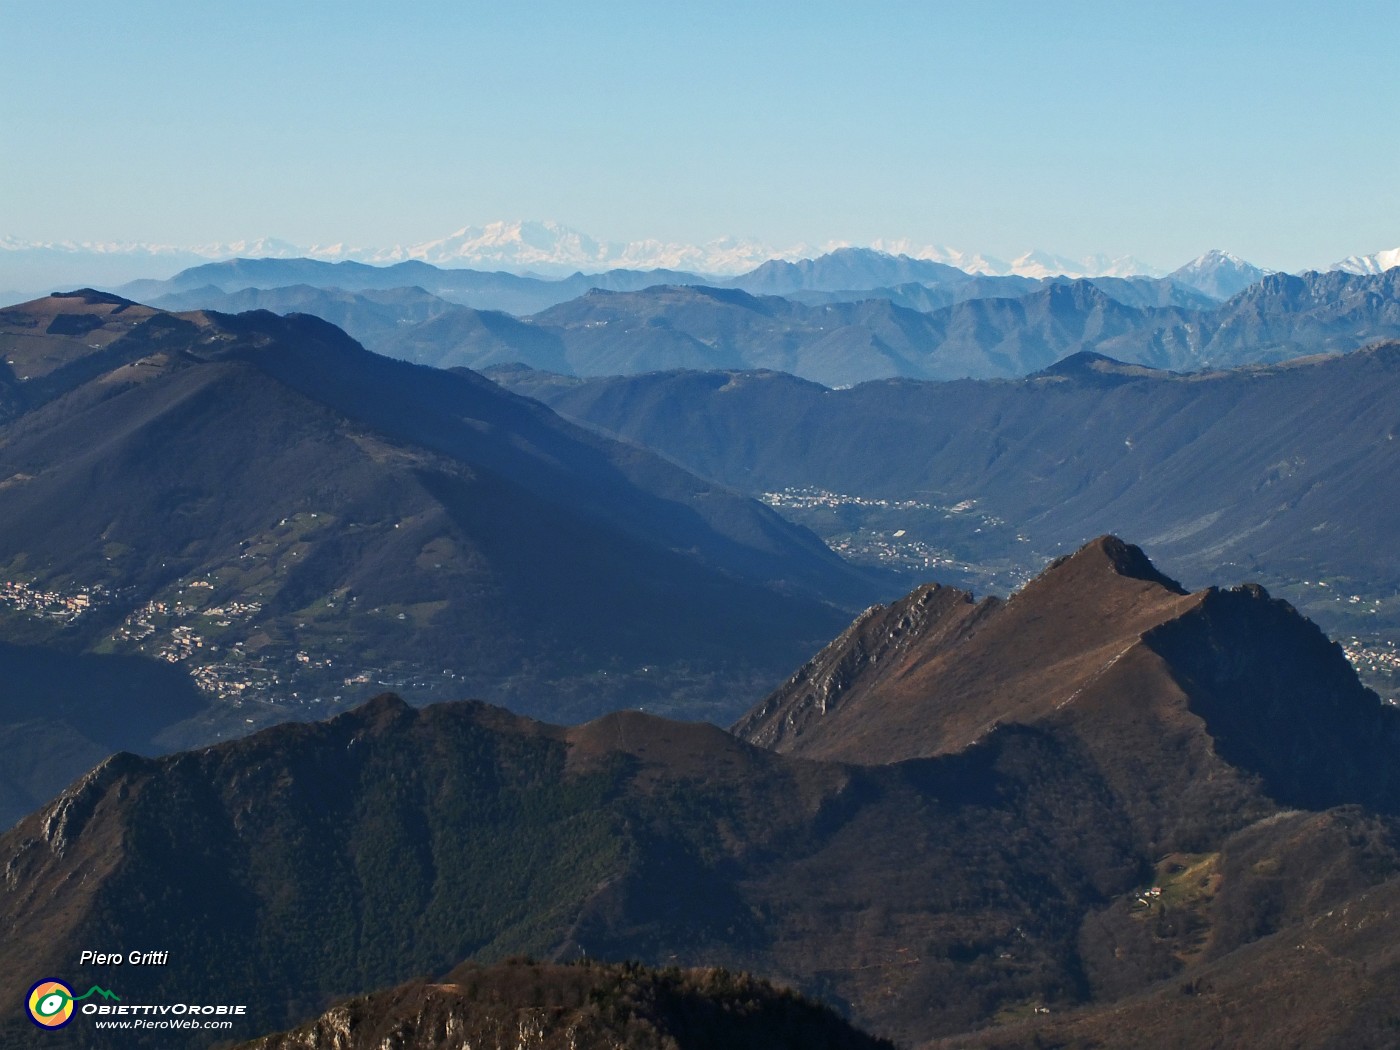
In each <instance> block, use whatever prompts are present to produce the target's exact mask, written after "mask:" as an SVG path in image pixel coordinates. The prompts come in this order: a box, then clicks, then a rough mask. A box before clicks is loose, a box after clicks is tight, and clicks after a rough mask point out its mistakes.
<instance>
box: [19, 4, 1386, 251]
mask: <svg viewBox="0 0 1400 1050" xmlns="http://www.w3.org/2000/svg"><path fill="white" fill-rule="evenodd" d="M0 43H3V45H4V54H5V58H4V61H3V63H0V236H6V235H8V236H12V237H16V238H19V239H23V240H44V241H47V240H68V239H71V240H86V241H101V240H135V241H147V242H156V243H167V244H181V245H189V244H198V243H206V242H212V241H227V240H237V239H242V238H250V237H258V236H265V235H266V236H274V237H279V238H284V239H287V240H290V241H293V242H296V243H300V244H312V243H320V244H328V243H335V242H340V241H345V242H350V243H353V244H359V245H374V246H389V245H393V244H408V243H414V242H418V241H423V240H428V239H431V238H435V237H440V236H445V235H446V234H448V233H450V232H452V231H453V230H455V229H457V228H459V227H462V226H466V225H482V224H484V223H487V222H490V221H493V220H496V219H516V218H538V219H556V220H558V221H560V222H563V223H565V224H567V225H570V226H573V227H576V228H578V229H580V230H583V231H585V232H587V233H590V234H592V235H593V236H596V237H599V238H601V239H609V240H637V239H643V238H657V239H661V240H667V241H686V242H703V241H707V240H710V239H713V238H716V237H720V236H725V235H735V236H740V237H752V238H756V239H759V240H762V241H765V242H768V243H770V244H773V245H776V246H779V247H781V246H785V245H788V244H792V243H795V242H799V241H805V242H810V243H816V244H820V243H824V242H827V241H832V240H840V241H847V242H851V243H856V244H864V243H869V242H870V241H871V240H873V239H876V238H887V239H888V238H909V239H911V240H912V241H914V242H916V243H930V244H943V245H951V246H954V247H957V248H961V249H964V250H971V251H981V252H985V253H989V254H994V255H1000V256H1003V257H1009V256H1014V255H1017V254H1019V253H1020V252H1022V251H1025V250H1027V249H1029V248H1032V247H1039V248H1044V249H1047V250H1051V251H1056V252H1061V253H1064V254H1069V255H1082V254H1086V253H1089V252H1105V253H1108V254H1112V255H1120V254H1132V255H1136V256H1138V257H1139V258H1141V259H1143V260H1145V261H1147V262H1149V263H1152V264H1154V265H1158V266H1163V267H1166V268H1171V267H1174V266H1176V265H1179V264H1180V263H1182V262H1185V261H1186V260H1187V259H1190V258H1192V257H1193V256H1195V255H1198V254H1200V253H1201V252H1202V251H1204V250H1206V249H1207V248H1211V247H1220V248H1225V249H1228V250H1230V251H1233V252H1235V253H1237V254H1239V255H1242V256H1244V257H1245V258H1247V259H1250V260H1251V261H1253V262H1256V263H1258V264H1260V265H1264V266H1271V267H1274V268H1278V269H1287V270H1297V269H1302V268H1305V267H1309V266H1321V265H1326V264H1328V263H1331V262H1334V261H1336V260H1337V259H1339V258H1341V257H1343V256H1346V255H1350V254H1355V253H1365V252H1372V251H1377V250H1380V249H1387V248H1393V247H1396V246H1397V245H1400V192H1397V190H1400V136H1397V135H1396V134H1395V129H1396V127H1400V61H1397V58H1396V55H1397V53H1400V3H1397V2H1385V3H1378V2H1356V3H1351V4H1347V5H1321V4H1315V3H1306V4H1305V3H1295V2H1277V0H1275V2H1271V3H1255V2H1242V3H1145V2H1143V3H1137V2H1129V3H1122V2H1118V3H1100V2H1073V0H1070V2H1065V3H1055V4H1047V3H1031V2H1025V3H1007V2H997V0H984V2H978V3H972V4H969V3H960V4H933V3H886V4H880V3H827V2H822V0H808V2H804V3H768V4H752V3H745V4H741V3H721V2H711V3H704V4H691V3H680V2H677V3H597V4H577V3H569V4H566V3H538V4H509V3H507V4H499V3H498V4H489V5H487V4H477V3H465V2H456V3H454V2H443V0H424V2H419V3H400V4H383V3H368V2H359V0H343V2H312V0H304V2H300V3H291V4H287V3H285V2H284V3H267V2H263V0H244V2H240V3H237V4H233V3H195V4H181V3H175V2H154V0H130V2H126V3H119V4H98V3H93V2H88V0H80V2H73V3H65V4H62V5H54V4H49V3H40V2H35V0H0Z"/></svg>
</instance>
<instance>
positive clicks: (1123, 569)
mask: <svg viewBox="0 0 1400 1050" xmlns="http://www.w3.org/2000/svg"><path fill="white" fill-rule="evenodd" d="M1071 567H1073V568H1105V569H1107V570H1109V571H1110V572H1112V573H1113V574H1114V575H1116V576H1122V577H1125V578H1127V579H1132V580H1146V581H1147V582H1149V583H1156V584H1159V585H1161V586H1162V587H1165V588H1166V589H1167V590H1169V591H1171V592H1172V593H1173V594H1186V593H1187V591H1186V589H1185V588H1183V587H1182V586H1181V584H1179V583H1177V582H1176V580H1173V579H1172V578H1171V577H1170V576H1166V575H1164V574H1163V573H1161V572H1159V571H1158V570H1157V567H1156V566H1155V565H1153V564H1152V562H1151V560H1150V559H1149V558H1148V557H1147V555H1146V554H1144V553H1143V551H1142V548H1141V547H1137V546H1134V545H1133V544H1131V543H1125V542H1124V541H1123V540H1121V539H1119V538H1118V537H1117V536H1113V535H1103V536H1099V537H1097V538H1095V539H1092V540H1090V541H1089V542H1088V543H1086V544H1084V546H1082V547H1080V548H1079V550H1077V551H1075V552H1074V553H1073V554H1070V555H1067V556H1066V557H1063V558H1059V559H1057V560H1056V561H1053V562H1051V563H1050V565H1049V566H1048V567H1047V568H1046V569H1045V571H1044V572H1043V573H1041V575H1040V577H1039V578H1040V579H1042V580H1049V579H1051V578H1054V577H1056V576H1059V575H1062V574H1064V573H1065V572H1067V571H1068V570H1069V569H1070V568H1071Z"/></svg>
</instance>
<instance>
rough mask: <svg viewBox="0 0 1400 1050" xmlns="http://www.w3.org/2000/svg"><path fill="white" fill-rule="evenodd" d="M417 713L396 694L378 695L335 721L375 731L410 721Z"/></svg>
mask: <svg viewBox="0 0 1400 1050" xmlns="http://www.w3.org/2000/svg"><path fill="white" fill-rule="evenodd" d="M416 714H417V712H416V711H415V710H414V709H413V707H412V706H411V705H410V704H409V703H408V702H407V701H405V700H404V699H403V697H401V696H399V695H398V694H397V693H380V694H379V695H378V696H376V697H372V698H371V699H369V700H366V701H365V702H364V703H363V704H361V705H360V706H359V707H356V708H352V709H351V710H349V711H347V712H345V714H343V715H341V716H339V717H338V718H336V719H335V721H336V722H343V723H344V724H346V725H350V726H354V727H356V728H360V727H363V728H366V729H371V730H376V731H382V730H385V729H389V728H391V727H392V726H395V725H398V724H399V723H401V722H403V721H404V720H406V719H412V718H413V717H415V715H416Z"/></svg>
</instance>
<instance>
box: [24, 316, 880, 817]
mask: <svg viewBox="0 0 1400 1050" xmlns="http://www.w3.org/2000/svg"><path fill="white" fill-rule="evenodd" d="M0 348H3V351H4V354H3V360H4V361H5V362H6V363H5V364H4V365H3V367H0V495H2V496H3V498H0V624H3V628H4V632H5V633H4V639H5V640H6V641H7V642H9V643H10V644H11V645H13V646H18V647H20V648H21V649H24V651H25V652H28V651H30V650H35V649H37V651H39V652H41V653H42V652H56V653H63V654H68V655H70V656H71V655H72V654H80V653H81V654H88V655H91V656H93V657H94V658H96V657H102V658H106V659H107V660H108V661H109V663H108V664H107V665H106V666H108V667H109V668H111V669H112V670H113V671H114V672H117V673H120V674H123V675H125V674H126V671H125V670H123V668H134V667H135V666H137V665H136V664H129V663H128V664H124V663H123V662H122V661H121V660H117V659H115V657H116V656H121V657H126V658H129V657H139V656H144V657H146V658H149V659H153V660H158V661H160V662H161V665H162V666H163V667H165V668H166V670H169V669H170V668H171V665H172V664H173V665H175V666H177V667H179V668H180V670H181V671H182V672H183V674H182V675H178V676H174V678H175V679H178V680H179V681H182V682H183V683H184V688H183V689H179V688H176V685H177V684H178V683H177V682H176V681H174V680H172V677H171V676H169V675H162V674H158V673H154V671H153V672H152V673H151V674H146V675H144V677H142V676H141V675H139V674H137V675H136V677H135V678H131V679H130V680H129V681H128V683H127V685H125V686H122V687H120V688H118V689H117V690H116V695H118V696H131V695H133V694H134V693H135V692H137V691H138V690H139V689H156V691H157V692H158V693H159V694H160V697H162V698H163V699H158V698H157V697H155V696H153V697H152V698H151V702H150V704H149V705H148V706H147V710H146V711H145V712H144V713H142V714H141V715H140V716H139V717H135V718H134V719H133V721H132V725H133V726H135V725H143V726H146V730H147V731H148V733H147V736H145V737H138V736H136V735H132V734H126V735H119V736H111V735H108V736H101V735H100V734H99V738H98V739H97V740H96V741H92V742H93V744H94V746H97V747H101V748H102V749H103V750H108V749H109V748H108V747H107V745H109V744H111V745H115V746H119V747H136V748H138V749H140V750H146V749H147V746H146V743H143V741H144V742H147V743H148V742H149V740H150V739H151V735H150V734H157V735H158V732H159V729H160V727H159V726H156V725H154V724H151V725H147V723H149V722H151V720H152V719H153V718H156V712H165V714H168V715H169V719H168V720H167V722H166V724H169V723H170V722H173V721H179V720H184V719H187V718H189V717H191V716H192V714H194V713H195V712H192V711H191V707H195V708H198V706H199V702H198V700H197V699H196V700H195V701H194V702H193V703H192V702H191V698H192V697H194V696H198V695H202V696H203V697H204V698H205V699H206V700H207V701H210V702H214V703H215V704H216V706H217V708H218V710H220V711H223V712H225V713H232V712H233V711H235V710H236V709H237V708H238V707H239V705H242V706H243V707H244V708H245V709H246V715H247V716H248V717H249V720H250V721H255V720H265V719H266V717H267V712H268V711H269V710H271V711H274V712H278V711H280V712H281V713H280V717H282V718H285V717H289V716H291V715H293V714H295V713H298V712H300V713H302V714H303V715H305V714H308V713H310V712H313V711H314V712H318V713H319V712H321V711H324V710H325V708H324V707H318V706H316V705H318V704H329V705H332V706H334V705H337V704H339V705H342V706H343V705H345V704H347V703H348V702H349V701H350V700H351V699H352V698H355V697H358V698H360V699H363V698H364V697H366V696H369V695H372V694H373V693H374V692H376V691H379V690H382V689H383V688H385V686H386V685H392V686H394V687H395V688H398V689H399V690H400V691H402V692H404V693H406V694H408V695H414V696H420V697H431V696H439V697H458V696H462V695H476V696H481V697H486V698H490V699H496V700H500V701H503V702H510V703H512V704H514V705H515V706H516V707H517V708H519V709H522V710H528V711H534V712H536V713H541V714H547V715H549V716H550V717H552V718H555V719H557V720H577V719H582V718H587V717H592V716H595V715H597V714H600V713H602V712H603V711H606V710H610V709H613V708H616V707H624V706H637V705H639V704H657V705H661V706H663V707H665V706H667V705H670V706H669V709H670V710H677V711H681V710H683V711H687V712H688V713H689V714H690V715H691V716H702V715H705V714H710V713H712V714H713V717H715V718H717V719H719V720H728V719H729V718H732V717H734V716H737V715H738V714H739V713H740V712H741V710H742V708H743V705H744V703H745V702H746V701H745V700H744V697H746V696H750V697H751V696H753V695H755V694H756V693H758V692H760V691H762V690H763V689H766V688H768V687H770V686H771V685H772V684H773V683H774V682H776V681H778V680H780V679H781V677H782V676H783V674H785V673H786V672H787V670H788V669H789V668H790V667H791V666H792V664H793V663H795V662H796V661H798V660H800V659H801V658H802V657H803V656H804V655H806V654H807V653H809V652H810V651H811V650H812V649H814V648H815V647H816V646H818V645H820V644H821V642H822V640H823V639H824V638H826V637H829V636H830V634H831V633H832V632H833V631H835V630H836V629H838V628H839V626H840V624H841V623H842V622H844V621H845V620H846V619H847V618H848V616H849V614H850V611H851V610H854V609H857V608H860V607H861V606H863V605H865V604H867V603H868V602H869V600H871V598H872V597H874V596H875V595H876V593H877V592H878V591H879V590H880V589H881V587H882V586H885V585H883V584H881V583H880V581H879V580H878V579H877V578H875V577H872V576H871V575H869V574H866V573H863V572H862V571H861V570H857V569H853V568H852V567H850V566H848V565H847V564H846V563H844V562H843V561H842V560H841V559H840V558H838V557H837V556H836V555H835V554H833V553H832V552H831V551H830V550H828V549H827V548H826V546H825V545H824V544H822V543H821V541H820V540H818V539H817V538H816V537H815V536H814V535H813V534H811V533H810V532H808V531H806V530H805V529H803V528H800V527H797V526H794V525H791V524H789V523H788V522H786V521H785V520H783V519H782V518H780V517H779V516H778V515H776V514H775V513H773V512H772V511H771V510H769V509H768V508H766V507H763V506H762V505H760V504H758V503H756V502H754V501H752V500H749V499H747V498H744V497H742V496H739V495H736V494H734V493H732V492H730V491H728V490H726V489H724V488H723V487H721V486H717V485H714V484H713V483H710V482H706V481H702V480H701V479H699V478H696V477H694V476H693V475H690V474H687V473H686V472H685V471H683V470H681V469H680V468H678V467H676V466H674V465H672V464H670V463H668V462H666V461H664V460H663V459H661V458H660V457H658V456H655V455H653V454H651V453H647V452H644V451H642V450H640V449H638V448H636V447H634V446H629V445H624V444H621V443H619V442H616V441H613V440H611V439H606V438H601V437H599V436H597V435H596V434H594V433H592V432H589V431H587V430H584V429H582V428H580V427H578V426H575V425H573V424H570V423H566V422H565V421H563V420H562V419H560V418H559V417H558V416H556V415H555V414H554V413H553V412H551V411H550V410H549V409H547V408H545V407H544V406H542V405H540V404H538V403H536V402H534V401H530V400H527V399H524V398H520V397H517V396H515V395H512V394H509V393H507V392H506V391H504V390H502V389H501V388H500V387H498V386H496V385H495V384H493V383H490V382H487V381H486V380H484V379H482V378H481V377H479V376H476V375H472V374H464V373H445V372H436V371H432V370H429V369H426V368H421V367H418V366H413V365H409V364H406V363H404V362H399V361H392V360H389V359H387V358H383V357H379V356H377V355H374V354H371V353H368V352H366V351H365V350H364V349H362V348H361V347H360V346H359V345H358V344H356V343H354V342H353V341H352V340H350V339H349V338H348V337H347V336H345V334H344V333H342V332H341V331H339V330H338V329H336V328H334V327H332V326H331V325H329V324H327V323H325V322H323V321H320V320H317V319H316V318H313V317H309V316H305V315H297V316H293V317H289V318H282V317H278V316H276V315H273V314H271V313H250V314H243V315H238V316H227V315H214V314H204V313H194V314H186V315H174V314H167V313H161V312H158V311H154V310H151V309H148V308H145V307H140V306H137V305H135V304H132V303H130V302H128V301H126V300H122V299H119V298H116V297H113V296H107V295H103V294H100V293H86V292H85V293H74V294H71V295H65V296H54V297H50V298H47V299H43V300H38V301H36V302H33V303H29V304H25V305H23V306H19V307H12V308H10V309H7V310H4V311H0ZM153 523H159V524H158V527H156V526H154V524H153ZM600 610H603V612H602V613H601V614H600ZM22 655H23V653H22V652H20V650H19V649H16V650H13V651H11V650H0V663H3V664H4V665H5V666H7V667H9V668H10V669H11V671H12V673H11V674H7V675H6V678H5V682H6V686H5V689H6V696H5V698H4V699H5V715H6V717H7V719H8V718H10V717H13V718H16V719H19V718H21V716H22V715H23V712H22V711H20V710H19V709H20V708H24V709H26V710H29V711H32V710H33V707H32V699H33V694H27V695H28V697H29V700H28V701H26V700H25V699H24V698H22V697H21V696H19V695H18V694H13V695H10V694H9V689H10V688H14V687H17V686H18V684H19V682H20V680H21V677H22V673H21V672H22V668H21V665H20V664H19V663H17V662H16V661H19V660H20V658H21V656H22ZM138 663H139V662H138ZM58 664H59V665H62V664H63V661H62V660H60V661H58ZM77 667H78V665H77V664H75V665H74V670H75V673H76V671H77ZM132 673H133V674H136V672H135V671H133V672H132ZM25 674H27V672H25ZM12 683H13V686H12ZM157 687H158V688H157ZM195 687H197V689H196V688H195ZM60 691H62V690H60ZM70 691H71V690H70ZM269 705H271V707H269ZM16 712H18V713H16ZM23 717H24V720H25V721H32V716H23ZM87 717H88V716H87V715H83V714H81V713H80V712H79V710H78V708H77V707H73V708H72V722H73V723H74V724H75V726H76V728H78V729H79V731H80V733H81V730H82V726H81V722H82V721H83V720H84V719H86V718H87ZM104 717H105V718H106V720H107V721H109V722H110V721H111V718H110V717H109V716H104ZM161 717H164V716H163V715H162V716H161ZM157 720H159V719H157ZM99 721H100V720H99ZM228 721H229V722H230V723H233V724H236V725H238V726H243V725H245V724H247V723H246V722H245V720H244V714H242V713H240V714H239V716H238V717H237V718H236V719H228ZM16 724H17V722H15V723H8V722H7V724H6V727H5V730H4V736H3V737H0V739H4V740H9V739H11V738H12V735H13V734H12V731H11V728H10V727H11V726H13V725H16ZM224 728H225V729H227V728H229V727H228V726H225V727H224ZM94 731H95V730H94ZM16 732H17V731H16ZM32 735H33V734H31V733H28V731H26V736H25V738H26V739H29V738H30V737H31V736H32ZM82 739H90V736H79V737H78V738H75V740H74V741H73V743H74V744H75V745H76V743H77V741H78V740H82ZM185 739H186V741H187V742H188V741H192V739H194V738H191V737H185ZM57 750H62V749H57ZM69 750H74V749H73V748H70V749H69ZM78 750H81V749H78ZM16 754H18V752H16ZM93 758H94V755H93V753H92V750H91V749H88V750H82V751H81V758H80V760H78V762H77V764H71V763H70V764H66V765H62V766H60V767H59V770H58V772H59V774H60V775H58V776H57V783H63V782H66V781H67V780H69V779H71V778H72V777H73V776H74V775H76V774H77V773H78V772H80V771H81V769H82V768H85V767H86V766H88V765H89V764H91V761H92V760H93ZM25 761H26V762H28V761H29V760H28V759H26V760H25ZM24 768H25V765H24V762H20V761H16V762H15V764H14V765H12V766H10V767H9V770H7V774H6V777H5V781H6V782H8V781H10V780H12V779H14V778H21V779H23V780H24V782H25V783H29V784H32V785H33V791H35V792H40V791H42V794H38V795H34V794H28V792H29V790H30V789H28V788H24V787H23V784H21V785H19V786H18V787H15V786H14V785H13V784H10V783H4V784H3V786H4V794H0V798H9V799H11V800H12V805H14V806H22V807H23V808H20V809H18V810H14V809H12V810H10V811H9V812H7V813H0V818H5V819H8V820H13V819H15V818H17V817H18V816H19V815H20V814H21V813H22V812H23V811H24V810H25V809H27V808H31V807H32V805H35V804H37V803H38V802H39V801H41V800H42V799H43V798H44V797H47V795H48V794H49V793H50V792H51V791H52V790H53V789H54V787H55V786H56V785H55V779H54V775H53V774H52V773H51V774H50V775H49V776H47V778H46V777H45V776H42V775H41V776H38V778H37V779H35V778H34V777H33V776H30V775H29V774H27V773H25V772H24ZM11 770H12V771H13V772H11ZM16 792H18V794H16ZM26 798H28V800H29V801H28V803H27V804H25V799H26Z"/></svg>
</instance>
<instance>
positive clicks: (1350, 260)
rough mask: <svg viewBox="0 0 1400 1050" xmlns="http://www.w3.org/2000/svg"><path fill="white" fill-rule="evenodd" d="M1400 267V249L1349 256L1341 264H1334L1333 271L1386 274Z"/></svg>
mask: <svg viewBox="0 0 1400 1050" xmlns="http://www.w3.org/2000/svg"><path fill="white" fill-rule="evenodd" d="M1396 266H1400V248H1391V249H1390V250H1389V251H1384V252H1376V253H1375V254H1373V255H1349V256H1347V257H1346V258H1345V259H1343V260H1342V261H1341V262H1338V263H1333V264H1332V266H1331V269H1333V270H1342V271H1344V272H1345V273H1361V274H1370V273H1385V271H1386V270H1390V269H1394V268H1395V267H1396Z"/></svg>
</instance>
